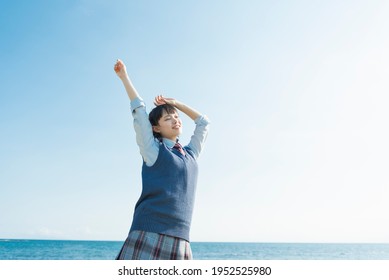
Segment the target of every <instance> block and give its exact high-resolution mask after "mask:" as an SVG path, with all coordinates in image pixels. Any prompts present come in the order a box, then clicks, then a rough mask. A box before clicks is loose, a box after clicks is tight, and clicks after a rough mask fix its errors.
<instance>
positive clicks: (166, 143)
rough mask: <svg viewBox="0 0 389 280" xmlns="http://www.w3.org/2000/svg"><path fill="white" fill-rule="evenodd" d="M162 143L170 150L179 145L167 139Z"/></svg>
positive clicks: (163, 139)
mask: <svg viewBox="0 0 389 280" xmlns="http://www.w3.org/2000/svg"><path fill="white" fill-rule="evenodd" d="M162 141H163V143H164V144H165V145H166V146H167V147H169V148H173V147H174V145H175V144H176V143H177V142H176V141H173V140H170V139H167V138H162Z"/></svg>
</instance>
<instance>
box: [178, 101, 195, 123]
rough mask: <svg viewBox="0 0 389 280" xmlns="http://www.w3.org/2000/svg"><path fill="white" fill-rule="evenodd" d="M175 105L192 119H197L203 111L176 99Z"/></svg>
mask: <svg viewBox="0 0 389 280" xmlns="http://www.w3.org/2000/svg"><path fill="white" fill-rule="evenodd" d="M174 107H176V108H177V109H178V110H180V111H181V112H183V113H184V114H185V115H187V116H188V117H189V118H191V119H192V120H195V119H197V118H198V117H199V116H201V113H199V112H198V111H196V110H195V109H193V108H191V107H189V106H187V105H185V104H184V103H182V102H180V101H178V100H176V101H175V103H174Z"/></svg>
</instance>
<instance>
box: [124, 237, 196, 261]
mask: <svg viewBox="0 0 389 280" xmlns="http://www.w3.org/2000/svg"><path fill="white" fill-rule="evenodd" d="M116 259H117V260H191V259H192V250H191V248H190V243H189V242H188V241H186V240H184V239H181V238H178V237H173V236H169V235H164V234H159V233H154V232H147V231H139V230H134V231H131V232H130V233H129V234H128V237H127V239H126V241H125V242H124V244H123V246H122V249H121V250H120V252H119V254H118V256H117V257H116Z"/></svg>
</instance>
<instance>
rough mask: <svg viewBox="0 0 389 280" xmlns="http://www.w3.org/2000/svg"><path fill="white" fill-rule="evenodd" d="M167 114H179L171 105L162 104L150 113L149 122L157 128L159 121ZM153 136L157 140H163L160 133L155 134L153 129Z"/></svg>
mask: <svg viewBox="0 0 389 280" xmlns="http://www.w3.org/2000/svg"><path fill="white" fill-rule="evenodd" d="M165 112H166V113H167V114H174V113H176V112H177V109H176V108H175V107H174V106H173V105H170V104H162V105H158V106H157V107H155V108H154V109H153V110H151V111H150V113H149V121H150V123H151V125H152V126H157V125H158V122H159V120H160V119H161V118H162V116H163V114H164V113H165ZM153 135H154V137H155V138H158V139H162V135H161V134H160V133H158V132H155V131H154V129H153Z"/></svg>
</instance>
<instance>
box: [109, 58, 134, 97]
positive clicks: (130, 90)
mask: <svg viewBox="0 0 389 280" xmlns="http://www.w3.org/2000/svg"><path fill="white" fill-rule="evenodd" d="M114 70H115V72H116V75H118V77H119V78H120V80H122V83H123V85H124V87H125V89H126V92H127V95H128V97H129V98H130V100H131V101H132V100H134V99H135V98H137V97H139V94H138V92H137V91H136V89H135V87H134V86H133V84H132V82H131V80H130V78H129V77H128V74H127V69H126V65H124V63H123V61H121V60H120V59H118V60H117V61H116V63H115V66H114Z"/></svg>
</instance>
